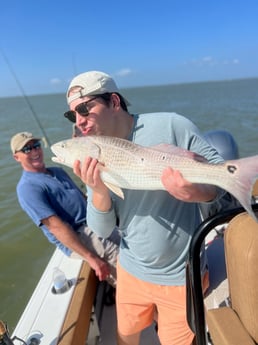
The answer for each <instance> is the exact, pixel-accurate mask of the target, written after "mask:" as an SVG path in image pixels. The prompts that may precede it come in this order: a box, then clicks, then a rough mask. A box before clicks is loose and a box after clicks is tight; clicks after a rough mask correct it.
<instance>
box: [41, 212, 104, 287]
mask: <svg viewBox="0 0 258 345" xmlns="http://www.w3.org/2000/svg"><path fill="white" fill-rule="evenodd" d="M41 222H42V224H44V225H45V226H46V227H47V228H48V230H49V231H50V232H51V233H52V234H53V235H54V236H55V237H56V238H57V239H58V240H59V241H60V242H61V243H62V244H63V245H65V246H66V247H67V248H69V249H71V250H72V251H74V252H76V253H77V254H79V255H80V256H82V257H83V258H84V259H85V261H87V262H88V264H89V265H90V266H91V268H92V269H93V270H94V271H95V273H96V276H97V277H98V278H99V280H105V279H106V278H107V277H108V275H109V273H110V271H109V267H108V264H107V263H106V262H105V261H103V260H102V259H101V258H99V257H98V256H97V255H95V254H94V253H91V252H90V251H89V250H88V249H87V248H86V247H85V246H84V245H83V244H82V243H81V241H80V239H79V237H78V235H77V234H76V233H75V232H74V231H73V230H72V229H71V227H70V226H69V224H67V223H65V222H63V221H62V220H61V218H59V217H58V216H55V215H54V216H50V217H48V218H45V219H42V220H41Z"/></svg>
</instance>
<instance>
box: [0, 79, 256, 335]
mask: <svg viewBox="0 0 258 345" xmlns="http://www.w3.org/2000/svg"><path fill="white" fill-rule="evenodd" d="M121 93H122V94H124V95H125V97H127V99H128V100H129V101H130V103H131V104H132V105H131V107H130V108H129V111H130V112H132V113H140V112H154V111H173V112H177V113H179V114H181V115H184V116H186V117H188V118H189V119H191V120H192V121H193V122H194V123H195V124H196V125H197V126H198V127H199V128H200V129H201V131H203V132H205V131H208V130H212V129H224V130H228V131H229V132H230V133H231V134H232V135H233V137H234V138H235V140H236V142H237V143H238V147H239V153H240V157H245V156H251V155H256V154H258V131H257V129H258V78H254V79H243V80H232V81H220V82H203V83H191V84H180V85H165V86H152V87H142V88H131V89H124V90H122V92H121ZM65 110H67V105H66V100H65V95H64V94H55V95H39V96H31V97H28V102H27V101H26V99H25V98H24V97H10V98H0V128H1V136H0V152H1V161H0V164H1V169H0V181H1V189H0V201H1V203H0V209H1V224H0V301H1V303H0V319H1V320H3V321H4V322H7V323H8V326H9V329H10V331H12V330H13V329H14V327H15V325H16V323H17V321H18V320H19V318H20V316H21V314H22V312H23V309H24V307H25V306H26V304H27V302H28V300H29V298H30V296H31V294H32V292H33V290H34V288H35V286H36V284H37V282H38V279H39V278H40V276H41V274H42V272H43V270H44V268H45V266H46V265H47V262H48V260H49V258H50V256H51V254H52V253H53V251H54V248H53V246H52V245H50V244H49V243H48V242H47V240H46V239H45V237H44V236H43V234H42V233H41V231H40V230H39V229H38V228H37V227H36V226H35V225H34V224H33V223H32V222H31V221H30V219H29V218H28V217H27V215H26V214H25V213H24V212H23V211H22V210H21V209H20V206H19V204H18V202H17V199H16V192H15V188H16V184H17V182H18V180H19V177H20V174H21V168H20V166H19V164H17V162H16V161H14V159H13V158H12V154H11V151H10V146H9V141H10V137H11V136H12V135H13V134H15V133H17V132H19V131H31V132H33V134H34V135H39V136H41V137H42V136H43V135H44V134H46V136H47V139H48V140H47V141H49V142H50V143H51V144H52V143H54V142H56V141H59V140H61V139H64V138H69V137H70V136H71V132H72V131H71V124H70V123H69V122H68V121H67V120H66V119H65V118H64V117H63V115H62V114H63V113H64V111H65ZM44 152H45V160H46V163H47V165H53V163H52V162H51V156H52V154H51V151H50V149H49V146H47V147H46V148H45V150H44ZM67 171H68V173H69V174H70V175H71V177H73V178H74V179H75V181H76V182H77V183H78V185H80V181H79V180H77V179H76V178H75V177H74V176H73V173H72V170H71V169H68V168H67Z"/></svg>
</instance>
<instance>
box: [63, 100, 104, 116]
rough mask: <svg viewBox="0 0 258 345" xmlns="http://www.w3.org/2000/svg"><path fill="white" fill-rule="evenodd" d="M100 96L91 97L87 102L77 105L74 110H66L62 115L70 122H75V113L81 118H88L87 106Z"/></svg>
mask: <svg viewBox="0 0 258 345" xmlns="http://www.w3.org/2000/svg"><path fill="white" fill-rule="evenodd" d="M99 97H100V96H96V97H93V98H91V99H89V100H88V101H87V102H83V103H80V104H78V105H77V106H76V107H75V109H74V110H68V111H66V112H65V113H64V117H66V118H67V119H68V120H70V121H71V122H74V123H75V122H76V113H78V114H80V115H81V116H88V115H89V109H88V104H89V103H90V102H91V101H94V99H96V98H99Z"/></svg>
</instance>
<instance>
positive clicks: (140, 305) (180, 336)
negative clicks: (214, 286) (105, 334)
mask: <svg viewBox="0 0 258 345" xmlns="http://www.w3.org/2000/svg"><path fill="white" fill-rule="evenodd" d="M117 278H118V279H117V289H116V293H117V295H116V305H117V319H118V331H119V333H120V334H121V335H124V336H127V335H132V334H134V333H138V332H140V331H142V330H143V329H144V328H146V327H148V326H150V325H151V324H152V322H153V320H154V319H156V320H157V322H158V336H159V339H160V342H161V344H162V345H171V344H173V345H190V344H191V343H192V340H193V338H194V334H193V333H192V331H191V330H190V328H189V326H188V323H187V320H186V287H185V286H165V285H157V284H152V283H148V282H145V281H142V280H139V279H137V278H135V277H134V276H132V275H131V274H129V273H127V272H126V271H125V270H124V269H123V268H122V267H121V266H120V264H119V262H118V263H117Z"/></svg>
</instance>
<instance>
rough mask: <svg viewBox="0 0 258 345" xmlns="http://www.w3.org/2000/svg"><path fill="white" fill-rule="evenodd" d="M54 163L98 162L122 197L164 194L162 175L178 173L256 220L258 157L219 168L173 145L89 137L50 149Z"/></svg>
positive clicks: (114, 190) (223, 164)
mask: <svg viewBox="0 0 258 345" xmlns="http://www.w3.org/2000/svg"><path fill="white" fill-rule="evenodd" d="M51 150H52V151H53V153H54V154H55V156H56V157H53V158H52V160H53V161H55V162H57V163H60V164H63V165H66V166H69V167H73V164H74V162H75V160H79V161H81V162H83V161H84V159H85V158H86V157H87V156H89V157H92V158H96V159H98V161H99V162H100V163H101V164H100V165H99V169H100V171H101V178H102V180H103V182H104V183H105V184H106V185H107V187H108V188H109V189H110V190H112V191H113V192H114V193H116V194H117V195H119V196H120V197H123V191H122V190H121V189H123V188H124V189H133V190H164V189H165V188H164V186H163V184H162V182H161V175H162V172H163V171H164V169H165V168H167V167H169V166H170V167H172V168H173V169H175V170H179V171H180V172H181V173H182V175H183V176H184V178H185V179H187V180H188V181H189V182H192V183H203V184H212V185H215V186H217V187H220V188H223V189H225V190H226V191H228V192H229V193H231V194H232V195H234V196H235V197H236V199H238V200H239V202H240V203H241V204H242V206H243V207H244V208H245V209H246V211H247V212H248V213H249V214H250V215H251V216H252V217H253V218H254V219H255V220H257V219H256V216H255V215H254V213H253V210H252V207H251V195H252V189H253V185H254V182H255V180H256V179H257V177H258V155H256V156H252V157H246V158H241V159H236V160H231V161H226V162H224V163H220V164H211V163H208V162H207V161H205V159H204V158H203V157H201V156H199V155H198V154H195V153H193V152H190V151H187V150H185V149H182V148H179V147H177V146H174V145H169V144H160V145H157V146H154V147H144V146H141V145H137V144H134V143H132V142H130V141H128V140H125V139H119V138H114V137H105V136H86V137H79V138H73V139H68V140H63V141H61V142H58V143H56V144H54V145H52V146H51Z"/></svg>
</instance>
